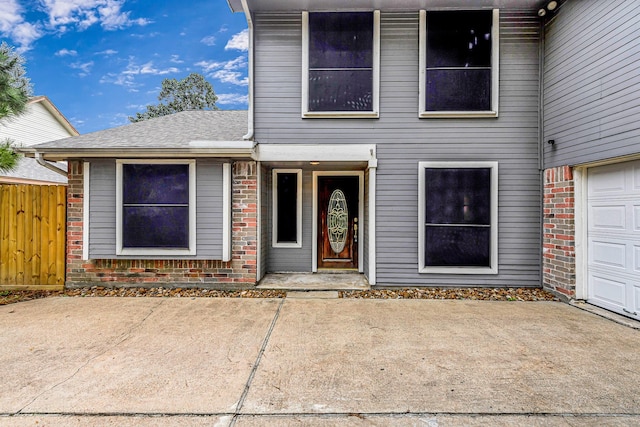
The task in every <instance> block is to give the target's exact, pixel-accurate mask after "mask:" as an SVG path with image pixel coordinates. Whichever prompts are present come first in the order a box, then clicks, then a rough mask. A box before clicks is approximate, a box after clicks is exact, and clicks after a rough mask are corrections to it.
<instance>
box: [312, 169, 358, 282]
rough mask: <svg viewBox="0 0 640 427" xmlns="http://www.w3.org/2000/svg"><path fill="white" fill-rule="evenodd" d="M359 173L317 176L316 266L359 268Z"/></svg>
mask: <svg viewBox="0 0 640 427" xmlns="http://www.w3.org/2000/svg"><path fill="white" fill-rule="evenodd" d="M359 187H360V186H359V177H358V176H319V177H318V205H317V206H318V268H327V269H357V268H358V227H359V226H360V219H359V218H358V212H359V206H358V195H359Z"/></svg>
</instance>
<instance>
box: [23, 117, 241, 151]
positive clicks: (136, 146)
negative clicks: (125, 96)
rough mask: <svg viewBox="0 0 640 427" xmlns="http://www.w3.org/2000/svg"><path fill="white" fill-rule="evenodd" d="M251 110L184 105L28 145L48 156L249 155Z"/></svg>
mask: <svg viewBox="0 0 640 427" xmlns="http://www.w3.org/2000/svg"><path fill="white" fill-rule="evenodd" d="M246 132H247V111H230V110H216V111H182V112H179V113H175V114H171V115H167V116H162V117H157V118H154V119H149V120H144V121H141V122H137V123H131V124H128V125H124V126H120V127H116V128H111V129H106V130H102V131H98V132H93V133H87V134H84V135H80V136H75V137H72V138H65V139H61V140H57V141H52V142H47V143H43V144H38V145H35V146H32V147H24V148H22V149H21V150H20V151H22V152H23V153H25V155H27V156H30V157H33V156H36V153H38V154H40V155H42V157H43V158H45V159H47V160H66V159H71V158H83V157H124V156H126V157H129V158H130V157H139V158H143V157H156V156H165V157H166V156H171V157H187V156H194V155H218V156H223V155H226V156H231V155H247V154H249V153H250V151H252V149H253V142H251V141H244V140H243V135H244V134H246Z"/></svg>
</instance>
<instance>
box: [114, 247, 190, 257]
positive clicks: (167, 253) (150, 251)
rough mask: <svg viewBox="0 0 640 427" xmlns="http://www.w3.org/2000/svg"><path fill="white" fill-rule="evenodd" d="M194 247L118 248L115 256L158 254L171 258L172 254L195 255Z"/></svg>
mask: <svg viewBox="0 0 640 427" xmlns="http://www.w3.org/2000/svg"><path fill="white" fill-rule="evenodd" d="M195 254H196V251H195V249H154V248H149V249H144V248H137V249H120V250H119V251H116V256H121V255H122V256H160V257H167V258H171V257H174V256H186V255H195Z"/></svg>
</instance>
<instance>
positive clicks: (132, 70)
mask: <svg viewBox="0 0 640 427" xmlns="http://www.w3.org/2000/svg"><path fill="white" fill-rule="evenodd" d="M178 72H180V70H179V69H178V68H176V67H169V68H165V69H163V70H160V69H158V68H155V67H154V66H153V61H149V62H147V63H146V64H143V65H136V64H135V63H133V62H132V61H130V62H129V65H128V66H127V69H126V70H124V71H123V72H122V74H126V75H137V74H152V75H156V76H162V75H165V74H171V73H178Z"/></svg>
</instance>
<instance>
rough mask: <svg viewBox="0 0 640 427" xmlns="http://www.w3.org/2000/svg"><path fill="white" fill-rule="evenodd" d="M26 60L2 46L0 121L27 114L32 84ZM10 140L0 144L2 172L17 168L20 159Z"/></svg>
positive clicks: (0, 58) (0, 56)
mask: <svg viewBox="0 0 640 427" xmlns="http://www.w3.org/2000/svg"><path fill="white" fill-rule="evenodd" d="M23 64H24V58H23V57H22V56H20V55H18V54H17V53H15V52H14V50H13V48H12V47H11V46H9V45H8V44H7V43H5V42H2V44H0V120H2V119H4V118H6V117H9V116H16V115H19V114H22V113H24V112H25V110H26V108H27V102H29V96H31V83H30V81H29V79H28V78H27V77H26V71H25V69H24V66H23ZM12 143H13V141H11V140H10V139H5V140H4V141H1V142H0V172H6V171H9V170H11V169H13V168H15V167H16V165H17V164H18V160H19V158H20V156H19V154H18V153H16V152H15V151H14V150H13V148H12Z"/></svg>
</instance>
